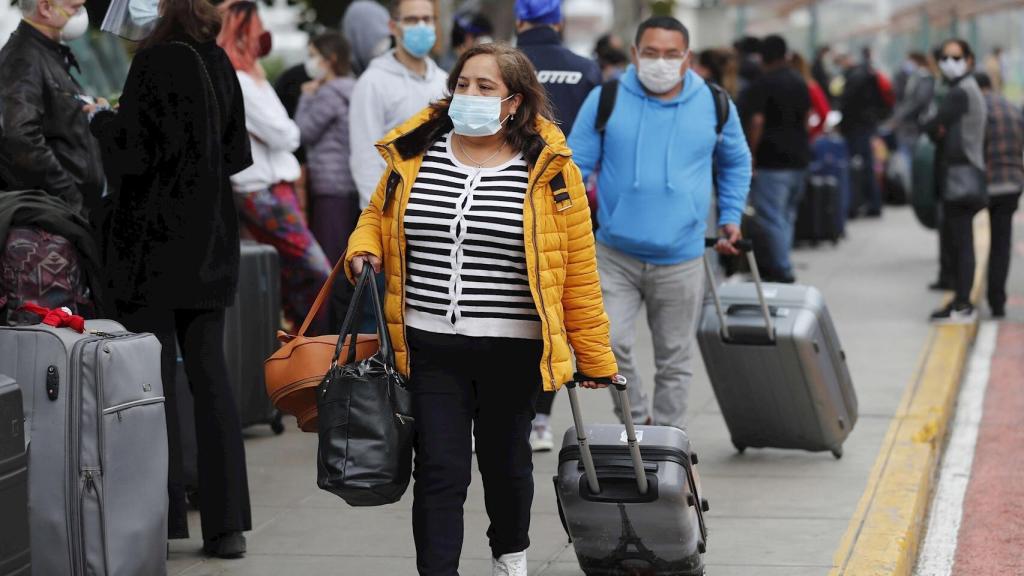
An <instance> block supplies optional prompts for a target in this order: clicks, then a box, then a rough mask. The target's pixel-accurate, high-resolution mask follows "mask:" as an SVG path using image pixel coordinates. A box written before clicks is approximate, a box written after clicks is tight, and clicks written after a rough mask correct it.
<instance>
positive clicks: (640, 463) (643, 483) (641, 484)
mask: <svg viewBox="0 0 1024 576" xmlns="http://www.w3.org/2000/svg"><path fill="white" fill-rule="evenodd" d="M578 382H596V383H598V384H607V385H609V386H614V387H615V390H616V391H617V392H618V394H619V398H620V399H621V401H622V413H623V414H625V417H624V420H625V424H626V442H628V443H629V455H630V457H631V458H632V459H633V471H634V472H635V473H636V488H637V491H639V492H640V494H641V495H643V494H647V472H646V471H645V470H644V459H643V457H642V456H641V455H640V444H639V443H638V442H637V440H636V427H635V426H633V414H632V412H631V410H630V407H629V394H626V378H625V377H623V376H613V377H611V378H591V377H589V376H584V375H583V374H580V373H578V372H577V373H576V375H575V376H573V380H572V382H566V383H565V387H566V388H568V389H569V406H570V408H572V420H573V424H574V425H575V426H576V441H577V442H578V443H579V446H580V459H581V460H582V461H583V472H584V473H585V474H586V476H587V486H588V487H589V488H590V493H591V494H600V493H601V484H600V483H599V482H598V481H597V468H596V467H595V466H594V457H593V455H592V454H591V453H590V441H589V440H588V439H587V430H586V428H584V427H583V416H582V413H581V412H580V400H579V398H578V397H577V395H576V384H577V383H578Z"/></svg>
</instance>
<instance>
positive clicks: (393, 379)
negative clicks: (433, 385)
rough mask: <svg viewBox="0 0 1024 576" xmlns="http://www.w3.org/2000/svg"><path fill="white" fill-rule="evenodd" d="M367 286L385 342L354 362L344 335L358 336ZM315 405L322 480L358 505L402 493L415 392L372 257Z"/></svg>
mask: <svg viewBox="0 0 1024 576" xmlns="http://www.w3.org/2000/svg"><path fill="white" fill-rule="evenodd" d="M364 290H369V291H370V294H371V296H372V302H373V311H374V314H375V315H376V317H377V318H376V320H377V323H376V325H377V332H378V336H379V344H380V349H379V350H378V351H377V353H376V354H374V355H373V356H371V357H369V358H367V359H366V360H362V361H359V362H356V361H355V351H356V347H355V346H350V347H349V349H348V350H349V354H348V358H347V359H346V361H345V362H344V363H339V358H338V357H339V356H340V354H341V348H342V344H343V343H344V342H345V340H346V336H348V337H350V338H351V339H352V340H353V341H354V340H355V338H356V332H357V327H358V326H359V322H358V316H359V312H358V309H359V303H360V302H361V301H362V298H361V296H362V293H363V291H364ZM317 409H318V410H319V415H320V418H319V428H320V430H319V435H320V445H319V448H318V450H317V465H316V467H317V479H316V483H317V486H319V487H320V488H322V489H324V490H327V491H328V492H331V493H333V494H337V495H338V496H340V497H341V498H342V499H343V500H345V502H347V503H348V504H350V505H352V506H381V505H384V504H392V503H394V502H397V501H398V500H399V499H401V497H402V494H403V493H405V490H406V488H407V487H408V486H409V478H410V476H411V475H412V442H413V418H412V416H411V414H412V399H411V396H410V394H409V390H408V389H407V387H406V385H405V382H404V379H403V377H402V375H401V374H399V373H398V370H397V368H396V367H395V353H394V349H393V348H392V346H391V338H390V336H389V335H388V330H387V323H386V322H385V320H384V308H383V306H381V298H380V294H379V293H378V292H377V285H376V282H375V281H374V275H373V270H372V269H371V267H370V266H369V265H367V266H366V267H365V268H364V269H363V274H362V276H360V278H359V281H358V282H357V283H356V288H355V293H354V295H353V298H352V304H351V306H349V310H348V313H347V314H346V315H345V321H344V323H343V324H342V328H341V331H340V332H339V337H338V346H337V348H336V349H335V351H334V360H333V362H332V363H331V367H330V369H329V370H328V371H327V374H326V375H325V376H324V379H323V381H322V382H321V383H320V388H319V390H318V393H317Z"/></svg>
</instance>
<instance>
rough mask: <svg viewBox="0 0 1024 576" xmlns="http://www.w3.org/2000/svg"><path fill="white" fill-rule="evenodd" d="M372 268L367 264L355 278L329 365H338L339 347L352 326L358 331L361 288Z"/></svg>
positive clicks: (364, 284) (351, 330)
mask: <svg viewBox="0 0 1024 576" xmlns="http://www.w3.org/2000/svg"><path fill="white" fill-rule="evenodd" d="M372 275H373V269H372V268H370V267H369V266H366V267H364V268H363V273H362V274H361V275H360V276H359V278H358V279H357V280H356V287H355V290H354V291H353V292H352V301H351V302H350V303H349V305H348V312H346V313H345V320H344V321H343V322H342V323H341V330H340V331H339V332H338V344H337V345H335V347H334V356H333V357H332V359H331V367H332V368H333V367H334V366H337V365H338V358H339V357H340V356H341V349H342V348H343V347H344V346H345V337H346V336H348V335H349V333H350V332H353V329H352V328H353V327H355V328H356V330H355V331H358V327H359V303H360V302H361V301H362V297H363V289H364V288H366V283H367V282H368V281H370V279H371V277H372ZM352 338H353V340H352V348H355V344H356V340H355V338H356V335H355V334H353V335H352Z"/></svg>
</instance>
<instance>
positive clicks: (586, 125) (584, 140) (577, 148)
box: [568, 86, 603, 180]
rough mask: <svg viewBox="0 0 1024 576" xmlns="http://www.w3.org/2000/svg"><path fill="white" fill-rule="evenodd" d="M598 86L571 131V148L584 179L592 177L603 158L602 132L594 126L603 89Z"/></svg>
mask: <svg viewBox="0 0 1024 576" xmlns="http://www.w3.org/2000/svg"><path fill="white" fill-rule="evenodd" d="M602 89H603V88H602V87H601V86H598V87H597V88H594V89H593V90H591V91H590V94H589V95H587V99H586V100H584V101H583V106H580V111H579V113H578V114H576V120H575V121H574V122H573V125H572V130H571V131H570V132H569V141H568V144H569V148H570V149H572V160H573V162H574V163H575V164H576V166H577V167H578V168H579V169H580V172H581V173H582V174H583V179H584V180H586V179H587V178H590V175H591V174H593V173H594V171H595V170H597V169H598V165H597V163H598V162H599V161H600V160H601V145H602V138H601V134H599V133H598V131H597V129H596V128H594V122H595V121H596V120H597V103H598V100H599V99H600V98H601V90H602Z"/></svg>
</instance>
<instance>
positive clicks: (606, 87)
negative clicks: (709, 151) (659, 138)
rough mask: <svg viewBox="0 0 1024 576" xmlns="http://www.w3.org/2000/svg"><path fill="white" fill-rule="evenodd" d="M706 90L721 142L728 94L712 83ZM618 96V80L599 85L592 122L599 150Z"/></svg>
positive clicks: (727, 107) (727, 116) (727, 105)
mask: <svg viewBox="0 0 1024 576" xmlns="http://www.w3.org/2000/svg"><path fill="white" fill-rule="evenodd" d="M707 86H708V89H709V90H711V96H712V98H714V101H715V118H716V122H715V134H717V135H718V141H719V142H721V141H722V130H723V129H724V128H725V123H726V122H728V121H729V93H728V92H726V91H725V88H722V87H721V86H719V85H718V84H715V83H714V82H707ZM618 95H619V80H618V79H617V78H612V79H611V80H607V81H606V82H605V83H604V84H601V95H600V98H599V99H598V101H597V118H596V119H595V120H594V129H595V130H597V133H598V134H600V135H601V149H602V151H603V150H604V131H605V128H607V127H608V119H609V118H611V116H612V111H614V110H615V99H616V97H617V96H618Z"/></svg>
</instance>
